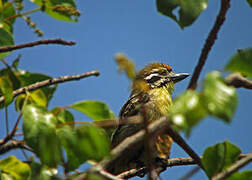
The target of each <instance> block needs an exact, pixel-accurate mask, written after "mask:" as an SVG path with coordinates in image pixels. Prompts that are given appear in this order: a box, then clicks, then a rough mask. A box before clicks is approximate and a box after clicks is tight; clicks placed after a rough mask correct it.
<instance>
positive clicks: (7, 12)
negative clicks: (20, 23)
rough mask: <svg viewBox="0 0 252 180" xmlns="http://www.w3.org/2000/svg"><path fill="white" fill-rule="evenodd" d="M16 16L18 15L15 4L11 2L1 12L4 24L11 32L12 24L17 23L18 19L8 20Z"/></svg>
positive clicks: (5, 4)
mask: <svg viewBox="0 0 252 180" xmlns="http://www.w3.org/2000/svg"><path fill="white" fill-rule="evenodd" d="M15 14H16V9H15V7H14V6H13V3H11V2H6V3H4V6H3V9H2V11H1V15H2V16H1V17H2V18H1V19H2V22H4V23H5V24H6V25H7V26H8V30H9V31H10V32H12V31H13V28H12V24H13V23H14V22H15V20H16V18H11V19H8V18H9V17H11V16H14V15H15Z"/></svg>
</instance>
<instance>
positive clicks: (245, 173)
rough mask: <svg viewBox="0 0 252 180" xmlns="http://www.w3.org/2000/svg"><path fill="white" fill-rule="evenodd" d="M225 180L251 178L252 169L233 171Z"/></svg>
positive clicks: (250, 179)
mask: <svg viewBox="0 0 252 180" xmlns="http://www.w3.org/2000/svg"><path fill="white" fill-rule="evenodd" d="M227 180H252V171H251V170H250V171H249V170H245V171H243V172H235V173H233V174H232V175H231V176H230V177H229V178H227Z"/></svg>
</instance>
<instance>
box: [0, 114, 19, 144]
mask: <svg viewBox="0 0 252 180" xmlns="http://www.w3.org/2000/svg"><path fill="white" fill-rule="evenodd" d="M21 117H22V113H20V114H19V116H18V118H17V121H16V123H15V125H14V127H13V129H12V131H11V133H10V134H8V135H7V136H6V137H5V138H4V139H3V140H1V141H0V146H1V145H3V144H5V143H7V142H8V141H9V140H10V139H11V138H12V137H13V136H15V133H16V131H17V126H18V123H19V121H20V120H21Z"/></svg>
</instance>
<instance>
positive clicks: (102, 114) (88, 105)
mask: <svg viewBox="0 0 252 180" xmlns="http://www.w3.org/2000/svg"><path fill="white" fill-rule="evenodd" d="M70 108H73V109H75V110H77V111H80V112H82V113H84V114H85V115H87V116H89V117H90V118H92V119H93V120H95V121H99V120H106V119H115V115H114V113H113V112H112V111H111V110H110V109H109V107H108V106H107V105H106V104H105V103H103V102H100V101H88V100H86V101H80V102H77V103H75V104H73V105H71V106H70Z"/></svg>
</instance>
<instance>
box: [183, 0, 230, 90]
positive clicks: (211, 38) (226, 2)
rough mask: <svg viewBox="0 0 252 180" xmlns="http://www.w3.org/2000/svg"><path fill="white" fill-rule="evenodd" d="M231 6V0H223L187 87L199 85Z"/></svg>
mask: <svg viewBox="0 0 252 180" xmlns="http://www.w3.org/2000/svg"><path fill="white" fill-rule="evenodd" d="M229 8H230V0H221V8H220V11H219V14H218V16H217V18H216V20H215V23H214V26H213V28H212V29H211V31H210V33H209V34H208V37H207V39H206V42H205V44H204V47H203V49H202V51H201V54H200V57H199V60H198V64H197V66H196V67H195V69H194V72H193V75H192V78H191V80H190V83H189V85H188V87H187V89H195V88H196V87H197V81H198V79H199V75H200V73H201V71H202V68H203V66H204V64H205V62H206V60H207V57H208V54H209V52H210V50H211V49H212V46H213V45H214V42H215V40H216V39H217V34H218V32H219V31H220V28H221V26H222V25H223V23H224V21H225V19H226V14H227V11H228V9H229Z"/></svg>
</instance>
